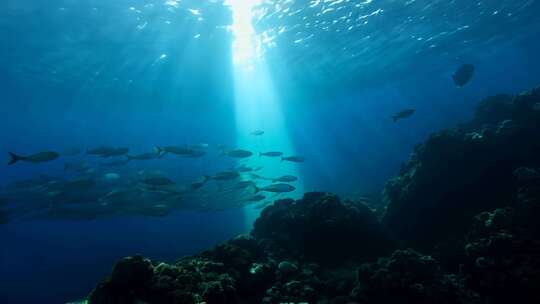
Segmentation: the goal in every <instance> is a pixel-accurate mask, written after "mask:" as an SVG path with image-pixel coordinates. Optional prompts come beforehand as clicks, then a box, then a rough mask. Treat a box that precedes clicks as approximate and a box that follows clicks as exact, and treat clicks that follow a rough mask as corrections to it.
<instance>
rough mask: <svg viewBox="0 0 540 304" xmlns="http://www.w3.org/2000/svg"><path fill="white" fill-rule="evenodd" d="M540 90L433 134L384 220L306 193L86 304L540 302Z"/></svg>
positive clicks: (130, 275) (118, 269)
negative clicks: (246, 231) (240, 232)
mask: <svg viewBox="0 0 540 304" xmlns="http://www.w3.org/2000/svg"><path fill="white" fill-rule="evenodd" d="M539 168H540V87H538V88H535V89H533V90H531V91H528V92H524V93H522V94H520V95H517V96H509V95H498V96H494V97H490V98H487V99H485V100H483V101H482V102H481V103H480V104H479V106H478V109H477V111H476V114H475V116H474V118H473V119H472V120H471V121H470V122H468V123H466V124H463V125H459V126H457V127H455V128H453V129H448V130H443V131H441V132H438V133H435V134H432V135H431V136H430V137H429V138H428V139H427V140H426V142H425V143H423V144H420V145H418V146H417V147H416V148H415V150H414V152H413V153H412V155H411V157H410V160H409V161H408V162H407V163H406V164H404V166H403V168H402V169H401V172H400V174H399V175H398V176H397V177H395V178H393V179H391V180H389V181H388V182H387V184H386V186H385V188H384V191H383V196H382V197H383V199H382V202H381V206H382V207H381V208H377V209H372V208H370V207H368V206H366V205H364V204H363V203H362V202H355V201H350V200H341V199H340V198H338V197H337V196H335V195H333V194H330V193H306V194H305V195H304V197H303V198H302V199H301V200H298V201H293V200H286V199H285V200H278V201H276V202H274V204H273V205H271V206H268V207H266V208H265V209H264V210H263V211H262V213H261V216H260V217H259V218H258V219H257V221H256V222H255V224H254V226H253V229H252V231H251V233H250V235H246V236H239V237H236V238H234V239H232V240H230V241H228V242H226V243H224V244H221V245H219V246H216V247H215V248H212V249H209V250H207V251H205V252H202V253H200V254H198V255H195V256H192V257H187V258H182V259H180V260H179V261H178V262H176V263H174V264H167V263H160V262H157V261H151V260H149V259H146V258H144V257H142V256H133V257H126V258H124V259H122V260H120V261H119V262H118V263H117V264H116V265H115V266H114V268H113V271H112V274H111V275H110V277H108V278H106V279H105V280H104V281H103V282H101V283H99V284H98V285H97V286H96V288H95V290H93V291H92V293H91V294H90V296H89V302H90V303H96V304H102V303H103V304H104V303H114V304H124V303H177V304H184V303H186V304H188V303H203V302H204V303H207V304H213V303H333V304H338V303H392V304H394V303H416V304H418V303H420V304H421V303H478V304H480V303H482V304H489V303H540V289H539V287H540V241H539V240H540V238H539V236H540V220H539V218H540V169H539Z"/></svg>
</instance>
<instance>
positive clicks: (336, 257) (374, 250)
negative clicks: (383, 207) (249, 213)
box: [253, 192, 392, 264]
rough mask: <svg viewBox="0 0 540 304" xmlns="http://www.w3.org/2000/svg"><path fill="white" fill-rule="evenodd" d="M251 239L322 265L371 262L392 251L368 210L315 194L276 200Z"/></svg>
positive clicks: (389, 243)
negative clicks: (295, 198) (295, 199)
mask: <svg viewBox="0 0 540 304" xmlns="http://www.w3.org/2000/svg"><path fill="white" fill-rule="evenodd" d="M253 235H254V236H255V237H257V238H258V239H263V240H267V241H268V242H270V243H272V244H273V245H274V246H276V247H279V249H280V250H282V251H283V252H286V254H287V255H292V256H294V257H296V258H301V257H302V256H305V258H307V259H309V260H314V261H317V262H319V263H322V264H332V263H336V262H342V261H343V260H344V259H354V260H361V259H373V258H376V257H378V256H381V255H384V254H386V253H389V251H391V248H392V244H391V242H390V240H389V238H388V237H387V236H386V235H385V233H384V232H383V230H382V229H381V226H380V225H379V223H378V221H377V218H376V217H375V215H374V214H373V212H372V211H371V210H370V209H369V208H368V207H366V206H365V205H363V204H355V203H354V202H352V201H343V202H342V201H340V200H339V198H338V197H337V196H335V195H330V194H326V193H318V192H313V193H306V194H305V196H304V198H303V199H301V200H298V201H293V200H290V199H289V200H279V201H277V202H276V203H275V204H274V205H273V206H270V207H268V208H266V209H264V210H263V212H262V214H261V216H260V217H259V218H258V219H257V220H256V221H255V224H254V226H253ZM321 244H324V246H321ZM367 244H369V246H366V245H367Z"/></svg>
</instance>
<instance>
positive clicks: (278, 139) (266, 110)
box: [228, 0, 303, 229]
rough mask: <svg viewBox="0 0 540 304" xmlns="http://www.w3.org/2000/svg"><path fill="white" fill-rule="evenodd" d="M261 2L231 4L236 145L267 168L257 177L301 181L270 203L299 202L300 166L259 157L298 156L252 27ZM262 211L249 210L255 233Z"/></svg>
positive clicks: (253, 164) (252, 162)
mask: <svg viewBox="0 0 540 304" xmlns="http://www.w3.org/2000/svg"><path fill="white" fill-rule="evenodd" d="M259 2H260V0H251V1H250V0H229V1H228V3H229V5H230V6H231V9H232V12H233V25H232V28H231V30H232V32H233V34H234V43H233V62H234V67H233V75H234V84H235V115H236V130H237V134H236V145H237V146H238V147H240V148H243V149H248V150H251V151H253V152H254V153H255V154H256V155H255V156H253V157H252V159H251V160H248V164H249V166H251V167H258V166H261V167H263V169H262V170H261V171H259V172H257V174H259V175H261V176H264V177H271V178H276V177H279V176H282V175H294V176H297V177H298V178H299V181H298V182H297V183H295V184H294V186H295V187H296V191H294V192H292V193H287V194H284V195H281V196H274V195H273V194H269V193H264V194H265V195H266V200H267V201H271V200H275V199H278V198H284V197H291V198H297V197H298V196H300V195H301V194H302V193H303V186H302V183H301V176H299V170H298V168H297V167H296V165H295V164H292V163H288V162H282V161H281V160H280V159H276V158H264V157H259V156H258V153H259V152H266V151H281V152H283V153H284V154H285V155H294V154H295V150H294V147H293V145H292V142H291V140H290V138H289V132H288V129H287V125H286V120H285V117H284V114H283V111H282V104H281V100H280V95H279V94H278V92H276V90H275V89H274V86H273V83H272V78H271V75H270V73H269V71H268V68H267V65H266V62H265V61H264V58H263V57H262V56H261V53H260V49H259V43H258V40H257V37H256V35H255V30H254V28H253V24H252V9H253V7H254V6H255V5H257V4H258V3H259ZM255 130H262V131H264V134H263V135H262V136H253V135H250V133H251V132H253V131H255ZM267 184H269V182H268V181H267V182H264V181H259V186H265V185H267ZM259 211H260V210H256V209H254V208H246V224H247V227H246V229H251V224H252V222H253V221H254V220H255V218H256V217H257V216H258V213H259Z"/></svg>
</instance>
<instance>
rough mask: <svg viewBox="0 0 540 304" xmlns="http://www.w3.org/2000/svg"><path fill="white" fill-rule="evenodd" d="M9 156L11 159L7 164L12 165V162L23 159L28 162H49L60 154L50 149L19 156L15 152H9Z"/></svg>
mask: <svg viewBox="0 0 540 304" xmlns="http://www.w3.org/2000/svg"><path fill="white" fill-rule="evenodd" d="M9 156H10V157H11V159H10V160H9V162H8V165H13V164H14V163H16V162H18V161H25V162H29V163H34V164H37V163H44V162H49V161H51V160H55V159H57V158H58V157H60V154H58V153H56V152H52V151H46V152H39V153H36V154H32V155H28V156H20V155H16V154H15V153H12V152H9Z"/></svg>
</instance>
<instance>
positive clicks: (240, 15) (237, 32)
mask: <svg viewBox="0 0 540 304" xmlns="http://www.w3.org/2000/svg"><path fill="white" fill-rule="evenodd" d="M260 2H261V0H228V1H227V4H228V5H230V7H231V10H232V13H233V25H232V26H231V30H232V32H233V34H234V42H233V54H234V56H233V61H234V63H235V64H241V65H246V66H249V65H251V64H253V61H255V60H256V59H257V58H258V57H259V54H260V50H259V47H260V45H259V43H258V41H257V38H256V36H255V29H253V23H252V17H253V14H252V9H253V7H255V6H256V5H258V4H259V3H260Z"/></svg>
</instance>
